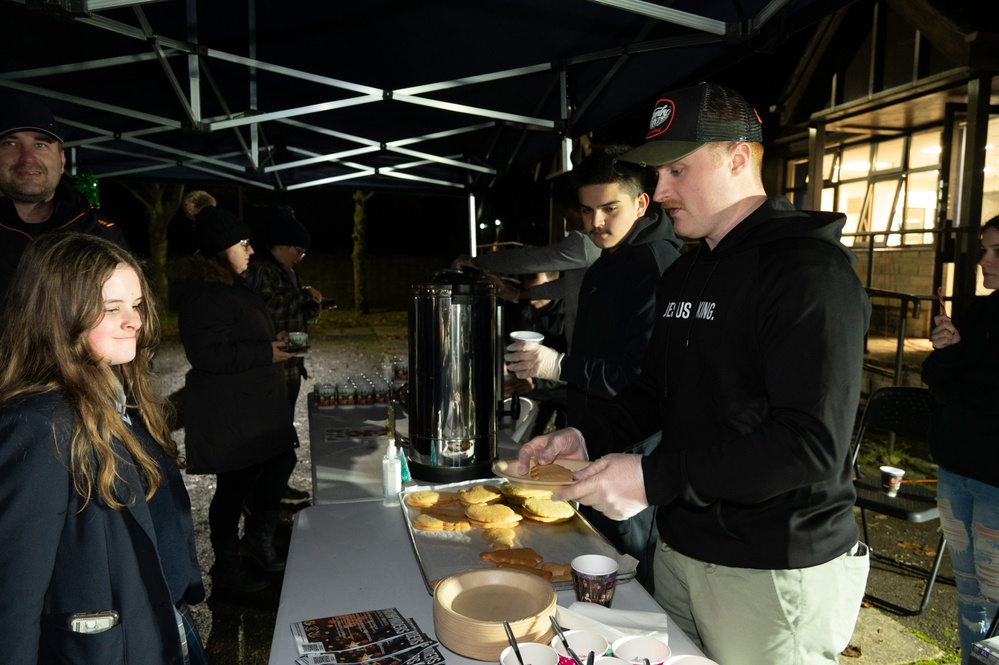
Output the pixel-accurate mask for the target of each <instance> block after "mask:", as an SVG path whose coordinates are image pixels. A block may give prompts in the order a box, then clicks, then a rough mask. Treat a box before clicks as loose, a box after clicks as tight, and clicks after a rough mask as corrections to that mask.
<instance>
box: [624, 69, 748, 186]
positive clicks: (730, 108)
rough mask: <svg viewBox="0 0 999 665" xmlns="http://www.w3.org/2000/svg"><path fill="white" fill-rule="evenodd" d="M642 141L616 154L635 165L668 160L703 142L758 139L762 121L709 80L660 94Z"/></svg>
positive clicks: (744, 103) (740, 99)
mask: <svg viewBox="0 0 999 665" xmlns="http://www.w3.org/2000/svg"><path fill="white" fill-rule="evenodd" d="M645 141H646V142H645V143H644V144H642V145H640V146H639V147H637V148H635V149H634V150H629V151H628V152H626V153H625V154H623V155H621V156H620V157H618V161H620V162H626V163H629V164H636V165H638V166H642V167H645V166H662V165H663V164H672V163H673V162H675V161H678V160H680V159H683V158H684V157H686V156H687V155H689V154H691V153H692V152H694V151H695V150H697V149H698V148H700V147H701V146H703V145H704V144H705V143H714V142H716V141H721V142H727V141H746V142H749V143H762V142H763V121H762V120H760V115H759V114H758V113H757V112H756V109H754V108H753V107H752V106H751V105H750V104H749V102H747V101H746V99H745V98H744V97H743V96H742V95H740V94H739V93H737V92H736V91H735V90H732V89H730V88H726V87H724V86H720V85H716V84H714V83H700V84H698V85H695V86H692V87H689V88H681V89H679V90H674V91H670V92H664V93H663V94H662V95H660V97H659V101H658V102H656V107H655V109H653V111H652V119H651V120H650V121H649V133H648V134H646V136H645Z"/></svg>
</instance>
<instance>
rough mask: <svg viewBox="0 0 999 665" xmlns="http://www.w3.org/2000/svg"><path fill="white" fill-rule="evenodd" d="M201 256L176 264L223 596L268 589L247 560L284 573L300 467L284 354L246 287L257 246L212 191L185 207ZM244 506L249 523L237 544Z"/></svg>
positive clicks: (189, 417) (199, 459)
mask: <svg viewBox="0 0 999 665" xmlns="http://www.w3.org/2000/svg"><path fill="white" fill-rule="evenodd" d="M184 212H185V214H187V216H188V217H189V218H191V219H192V220H193V221H194V223H195V236H196V238H197V241H198V248H199V251H198V255H196V256H195V257H192V258H190V259H186V260H184V261H181V262H179V265H178V274H177V279H176V284H175V292H176V295H177V297H178V303H179V304H178V315H179V325H180V337H181V341H182V342H183V344H184V351H185V353H186V354H187V359H188V361H190V363H191V370H190V371H189V372H188V374H187V382H186V390H185V396H184V427H185V430H186V433H185V445H186V451H187V472H188V473H193V474H206V473H213V474H215V475H216V478H217V483H216V488H215V496H214V497H213V498H212V503H211V507H210V509H209V514H208V523H209V527H210V529H211V542H212V549H213V550H214V552H215V566H214V567H213V568H212V571H211V574H212V579H213V583H214V585H215V587H216V588H225V589H229V590H232V591H245V592H253V591H260V590H262V589H263V588H264V587H265V586H266V585H267V580H266V578H265V577H264V576H263V575H261V574H260V573H259V572H258V571H255V570H254V569H253V568H251V567H247V566H245V565H244V560H243V558H242V557H241V555H243V556H246V557H248V558H249V559H251V560H252V561H253V562H254V563H255V564H256V565H257V566H258V567H259V568H261V569H263V570H264V571H267V572H280V571H283V570H284V564H285V562H284V559H283V558H282V557H281V556H280V555H278V553H277V552H276V551H275V550H274V529H275V527H276V526H277V523H278V517H279V514H280V512H279V509H280V502H281V496H282V494H283V492H284V489H285V487H286V486H287V483H288V478H289V477H290V476H291V472H292V469H293V468H294V466H295V461H296V459H295V447H296V446H297V445H298V437H297V435H296V433H295V428H294V426H293V424H292V415H291V412H290V409H289V406H288V398H287V392H286V388H285V381H284V372H283V363H284V362H285V361H286V360H288V359H289V358H292V357H293V354H291V353H287V352H286V351H284V350H283V348H284V343H285V342H284V340H281V339H278V338H277V334H276V331H275V329H274V324H273V322H272V320H271V316H270V313H269V312H268V311H267V307H266V306H265V305H264V303H263V301H262V300H261V299H260V298H259V297H258V296H257V295H256V294H254V293H253V292H252V291H251V290H250V289H249V288H248V287H247V285H246V283H245V281H244V280H243V277H242V275H243V273H245V271H246V268H247V265H248V263H249V260H250V255H251V254H253V248H252V247H251V246H250V240H249V238H250V232H249V229H248V228H247V227H246V225H245V224H243V222H242V221H241V220H240V219H239V218H237V217H236V216H235V215H233V214H231V213H229V212H227V211H225V210H222V209H220V208H218V207H216V206H215V199H214V198H212V197H211V195H209V194H208V193H206V192H200V191H196V192H192V193H190V194H188V195H187V196H186V197H185V199H184ZM244 501H245V503H246V506H247V508H248V509H249V513H250V515H249V516H248V517H247V519H246V523H245V525H244V536H243V538H242V540H240V539H239V521H240V516H241V514H242V510H243V505H244Z"/></svg>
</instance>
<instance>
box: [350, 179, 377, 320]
mask: <svg viewBox="0 0 999 665" xmlns="http://www.w3.org/2000/svg"><path fill="white" fill-rule="evenodd" d="M374 195H375V193H374V192H362V191H361V190H357V191H356V192H354V232H353V233H352V234H351V238H353V240H354V249H353V251H352V252H351V258H352V259H353V261H354V309H356V310H357V311H358V312H360V313H361V314H367V313H368V298H367V295H366V294H367V285H366V283H365V281H364V259H365V256H366V252H367V244H366V242H365V239H364V231H365V227H366V226H367V223H368V211H367V205H368V200H369V199H370V198H371V197H372V196H374Z"/></svg>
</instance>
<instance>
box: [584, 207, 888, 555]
mask: <svg viewBox="0 0 999 665" xmlns="http://www.w3.org/2000/svg"><path fill="white" fill-rule="evenodd" d="M844 222H845V218H844V216H843V215H841V214H838V213H824V212H802V211H797V210H795V209H794V207H793V206H792V205H791V204H790V202H788V201H787V199H785V198H783V197H774V198H771V199H769V200H767V201H766V202H765V203H764V204H763V205H762V206H761V207H760V208H758V209H757V210H756V211H754V212H753V213H752V214H751V215H750V216H749V217H747V218H746V219H744V220H743V221H742V222H741V223H740V224H738V225H737V226H736V227H735V228H733V229H732V230H731V231H730V232H729V233H728V234H727V235H726V236H725V237H724V238H722V240H721V242H719V243H718V245H717V246H716V247H715V248H714V250H711V249H710V248H709V247H708V246H707V244H705V243H702V244H701V245H700V247H699V249H698V251H691V252H687V253H686V254H684V255H683V256H682V257H680V259H679V260H677V261H676V263H674V264H673V266H672V267H671V268H670V269H669V270H668V271H667V272H666V273H665V274H664V275H663V279H662V282H661V283H660V288H659V293H658V307H659V312H660V318H659V320H658V323H657V324H656V327H655V331H654V332H653V335H652V339H651V340H650V342H649V351H648V354H647V355H646V357H645V361H644V363H643V368H642V373H641V375H640V376H639V377H638V378H637V379H636V380H635V381H633V382H632V383H631V384H630V385H629V386H628V388H627V389H625V390H624V391H622V392H621V393H620V394H619V395H618V396H617V398H616V399H615V400H614V403H613V408H612V409H610V410H609V412H608V413H606V414H603V415H602V416H599V417H596V418H593V419H592V420H590V421H588V422H586V423H584V425H583V427H582V430H583V432H584V434H585V436H586V443H587V446H588V447H589V450H590V454H591V456H598V455H600V454H604V453H606V452H610V451H613V450H615V449H620V448H621V447H623V446H624V445H626V444H627V442H629V441H634V440H640V439H641V438H643V437H645V436H648V435H649V434H650V433H651V432H654V431H656V430H661V431H662V440H661V442H660V443H659V446H658V447H657V448H656V449H655V450H654V451H653V452H652V453H651V454H650V455H649V456H647V457H645V458H644V459H643V460H642V468H643V474H644V478H645V488H646V493H647V495H648V499H649V502H650V503H651V504H653V505H657V506H659V511H658V515H657V522H658V526H659V535H660V537H661V538H662V539H663V540H664V541H665V542H666V543H667V544H669V545H671V546H672V547H674V548H675V549H676V550H677V551H679V552H682V553H683V554H686V555H687V556H690V557H693V558H695V559H699V560H701V561H706V562H710V563H717V564H721V565H725V566H732V567H739V568H757V569H789V568H803V567H808V566H814V565H817V564H821V563H824V562H827V561H829V560H831V559H833V558H835V557H836V556H839V555H841V554H843V553H844V552H846V551H847V550H848V549H849V548H850V547H852V546H853V545H855V544H856V542H857V538H858V530H857V522H856V519H855V518H854V515H853V504H854V499H855V495H854V490H853V484H852V482H851V477H852V476H851V468H850V437H851V433H852V429H853V423H854V419H855V416H856V412H857V404H858V401H859V399H860V381H861V372H862V367H863V356H864V334H865V332H866V331H867V324H868V322H869V319H870V301H869V300H868V298H867V295H866V293H865V292H864V289H863V287H862V286H861V283H860V280H859V279H858V278H857V276H856V274H855V273H854V271H853V268H852V264H853V263H854V262H855V258H854V257H853V254H852V253H851V252H850V251H849V250H847V249H846V248H845V247H844V246H843V245H842V244H841V243H840V242H839V237H840V233H841V231H842V228H843V224H844Z"/></svg>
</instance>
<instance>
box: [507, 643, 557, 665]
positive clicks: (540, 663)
mask: <svg viewBox="0 0 999 665" xmlns="http://www.w3.org/2000/svg"><path fill="white" fill-rule="evenodd" d="M517 648H518V649H520V655H521V656H523V658H524V665H528V664H530V665H558V652H557V651H555V649H552V648H551V647H550V646H548V645H547V644H538V643H537V642H521V643H519V644H518V645H517ZM499 662H500V665H520V663H519V662H517V654H515V653H514V652H513V647H507V648H505V649H503V653H501V654H500V659H499Z"/></svg>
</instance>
